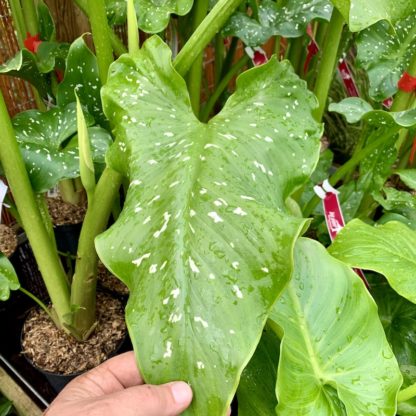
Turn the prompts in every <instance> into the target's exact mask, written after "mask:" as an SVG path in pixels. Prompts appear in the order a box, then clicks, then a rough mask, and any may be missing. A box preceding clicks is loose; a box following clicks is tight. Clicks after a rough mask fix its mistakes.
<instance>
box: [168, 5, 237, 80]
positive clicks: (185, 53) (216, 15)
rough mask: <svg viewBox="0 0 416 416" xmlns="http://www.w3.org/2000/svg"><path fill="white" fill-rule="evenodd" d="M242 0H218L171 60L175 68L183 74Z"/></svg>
mask: <svg viewBox="0 0 416 416" xmlns="http://www.w3.org/2000/svg"><path fill="white" fill-rule="evenodd" d="M242 1H243V0H219V1H218V3H217V4H216V5H215V6H214V8H213V9H212V10H211V12H210V13H209V14H208V16H207V17H206V18H205V19H204V21H203V22H202V23H201V24H200V25H199V26H198V29H197V30H195V32H194V33H193V34H192V36H191V37H190V38H189V40H188V42H186V44H185V45H184V47H183V48H182V50H181V51H180V52H179V53H178V55H177V56H176V58H175V60H174V61H173V64H174V67H175V69H176V70H177V71H178V72H179V74H180V75H182V76H185V75H186V73H187V72H188V71H189V69H190V68H191V66H192V64H193V62H194V61H195V59H196V58H197V57H198V55H199V54H200V53H201V52H202V51H203V50H204V49H205V47H206V46H207V45H208V43H209V42H210V40H211V39H212V38H213V37H214V36H215V35H216V34H217V33H218V32H219V31H220V29H221V28H222V27H223V26H224V24H225V22H226V21H227V20H228V18H229V17H230V16H231V14H232V13H233V12H234V11H235V10H236V9H237V7H238V6H239V5H240V3H242Z"/></svg>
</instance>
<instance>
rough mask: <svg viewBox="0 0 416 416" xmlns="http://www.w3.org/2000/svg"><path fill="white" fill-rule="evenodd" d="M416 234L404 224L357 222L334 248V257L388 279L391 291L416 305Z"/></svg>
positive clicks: (351, 225)
mask: <svg viewBox="0 0 416 416" xmlns="http://www.w3.org/2000/svg"><path fill="white" fill-rule="evenodd" d="M415 247H416V232H415V231H414V230H412V229H410V228H409V227H407V226H406V225H404V224H402V223H401V222H396V221H391V222H388V223H387V224H384V225H378V226H376V227H373V226H371V225H368V224H365V223H364V222H362V221H361V220H358V219H356V220H353V221H351V222H350V223H349V224H347V226H346V227H345V231H344V230H342V231H341V232H340V234H339V235H338V237H337V238H336V240H335V241H334V243H333V244H332V246H331V248H330V252H331V254H332V255H333V256H335V257H337V258H338V259H340V260H342V261H344V262H345V263H347V264H349V265H350V266H352V267H359V268H361V269H368V270H373V271H375V272H378V273H381V274H383V275H384V276H386V278H387V280H388V282H389V283H390V285H391V287H392V288H393V289H394V290H395V291H396V292H397V293H399V294H400V295H401V296H403V297H404V298H406V299H408V300H410V301H411V302H413V303H416V281H415V279H414V276H415V272H416V248H415Z"/></svg>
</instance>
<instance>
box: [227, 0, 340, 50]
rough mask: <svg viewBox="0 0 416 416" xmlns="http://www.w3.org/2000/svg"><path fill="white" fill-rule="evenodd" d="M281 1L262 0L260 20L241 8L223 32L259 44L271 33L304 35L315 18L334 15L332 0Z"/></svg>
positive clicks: (252, 44) (248, 43)
mask: <svg viewBox="0 0 416 416" xmlns="http://www.w3.org/2000/svg"><path fill="white" fill-rule="evenodd" d="M281 3H282V4H280V5H278V4H277V3H276V2H275V1H272V0H265V1H263V2H261V3H260V5H259V18H258V20H256V19H254V18H251V17H249V16H248V15H247V14H245V13H242V12H237V13H234V14H233V15H232V16H231V18H230V20H229V21H228V23H227V24H226V26H225V27H224V29H223V34H224V36H238V37H239V38H240V39H241V40H242V41H243V42H244V43H245V44H246V45H249V46H259V45H262V44H263V43H265V42H266V41H267V40H268V39H269V38H270V37H271V36H276V35H280V36H284V37H286V38H296V37H299V36H302V35H304V34H305V33H306V28H307V26H308V23H309V22H311V21H312V20H314V19H322V20H326V21H329V19H330V18H331V14H332V5H331V3H330V1H329V0H285V1H283V2H281Z"/></svg>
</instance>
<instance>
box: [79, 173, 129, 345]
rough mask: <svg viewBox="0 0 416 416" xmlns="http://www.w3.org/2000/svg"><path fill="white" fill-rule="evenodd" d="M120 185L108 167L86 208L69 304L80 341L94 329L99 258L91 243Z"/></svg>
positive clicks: (107, 216) (101, 230) (103, 228)
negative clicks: (73, 308)
mask: <svg viewBox="0 0 416 416" xmlns="http://www.w3.org/2000/svg"><path fill="white" fill-rule="evenodd" d="M121 181H122V176H121V175H120V174H119V173H118V172H116V171H114V170H112V169H111V168H109V167H107V168H106V169H105V170H104V172H103V174H102V175H101V177H100V180H99V181H98V183H97V187H96V189H95V192H94V196H93V198H92V201H91V203H90V205H89V206H88V209H87V213H86V215H85V219H84V223H83V225H82V229H81V234H80V237H79V243H78V252H77V261H76V264H75V274H74V277H73V280H72V287H71V304H72V305H75V306H76V308H77V309H76V310H75V311H74V320H73V331H74V332H76V334H77V337H78V338H79V339H82V340H84V339H86V338H88V336H89V334H90V333H91V331H92V330H93V329H94V327H95V291H96V285H97V277H96V276H97V263H98V257H97V254H96V251H95V245H94V240H95V237H96V236H97V235H98V234H100V233H101V232H103V231H104V230H105V228H106V226H107V222H108V218H109V217H110V213H111V209H112V207H113V201H114V200H115V198H116V196H117V195H118V189H119V187H120V185H121Z"/></svg>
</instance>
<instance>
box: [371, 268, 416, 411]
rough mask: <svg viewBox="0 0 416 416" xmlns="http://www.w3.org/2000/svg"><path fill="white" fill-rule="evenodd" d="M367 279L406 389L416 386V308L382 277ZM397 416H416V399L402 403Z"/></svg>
mask: <svg viewBox="0 0 416 416" xmlns="http://www.w3.org/2000/svg"><path fill="white" fill-rule="evenodd" d="M367 277H368V278H369V281H370V284H371V294H372V296H373V297H374V300H375V301H376V302H377V306H378V314H379V316H380V319H381V322H382V324H383V327H384V331H385V333H386V336H387V339H388V341H389V343H390V345H391V347H392V349H393V352H394V355H395V356H396V358H397V361H398V362H399V364H400V370H401V372H402V374H403V386H402V389H403V388H405V387H408V386H409V385H411V384H413V383H416V367H415V363H416V306H415V305H414V304H413V303H411V302H409V301H408V300H406V299H404V298H403V297H401V296H400V295H398V294H397V293H396V292H395V291H394V290H392V289H391V288H390V286H389V284H388V283H387V282H386V281H385V280H384V279H383V278H382V277H381V276H374V277H373V276H371V275H370V276H367ZM397 413H398V414H399V415H401V416H414V415H415V414H416V399H412V400H409V401H407V402H404V403H399V406H398V412H397Z"/></svg>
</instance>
